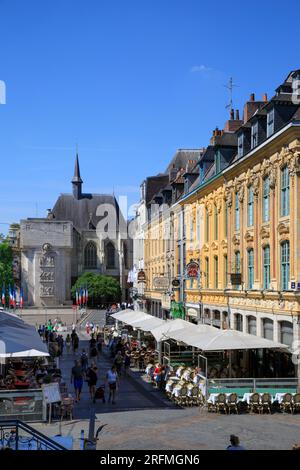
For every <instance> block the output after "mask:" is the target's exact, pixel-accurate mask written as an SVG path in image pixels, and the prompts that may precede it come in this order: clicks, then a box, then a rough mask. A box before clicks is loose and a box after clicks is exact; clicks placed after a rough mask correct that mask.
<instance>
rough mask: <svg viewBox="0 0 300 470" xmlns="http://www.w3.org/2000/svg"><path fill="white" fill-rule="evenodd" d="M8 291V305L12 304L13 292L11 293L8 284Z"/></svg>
mask: <svg viewBox="0 0 300 470" xmlns="http://www.w3.org/2000/svg"><path fill="white" fill-rule="evenodd" d="M8 293H9V306H10V307H12V306H13V293H12V288H11V287H10V285H9V286H8Z"/></svg>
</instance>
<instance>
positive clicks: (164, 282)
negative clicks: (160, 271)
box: [153, 276, 170, 290]
mask: <svg viewBox="0 0 300 470" xmlns="http://www.w3.org/2000/svg"><path fill="white" fill-rule="evenodd" d="M169 285H170V281H169V278H168V277H163V276H161V277H155V278H154V279H153V287H154V288H155V289H158V290H166V289H169Z"/></svg>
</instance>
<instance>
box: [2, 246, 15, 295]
mask: <svg viewBox="0 0 300 470" xmlns="http://www.w3.org/2000/svg"><path fill="white" fill-rule="evenodd" d="M12 261H13V252H12V249H11V246H10V245H9V242H8V241H7V240H5V239H3V238H2V239H0V289H1V292H2V286H3V284H5V287H6V292H7V289H8V285H9V284H10V285H11V286H13V285H14V279H13V275H12Z"/></svg>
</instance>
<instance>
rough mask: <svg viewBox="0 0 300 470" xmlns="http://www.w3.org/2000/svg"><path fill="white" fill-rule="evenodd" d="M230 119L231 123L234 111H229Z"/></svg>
mask: <svg viewBox="0 0 300 470" xmlns="http://www.w3.org/2000/svg"><path fill="white" fill-rule="evenodd" d="M230 119H231V120H232V121H233V120H234V110H233V109H231V110H230Z"/></svg>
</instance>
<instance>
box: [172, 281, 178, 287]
mask: <svg viewBox="0 0 300 470" xmlns="http://www.w3.org/2000/svg"><path fill="white" fill-rule="evenodd" d="M172 286H173V287H179V286H180V281H179V279H173V281H172Z"/></svg>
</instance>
